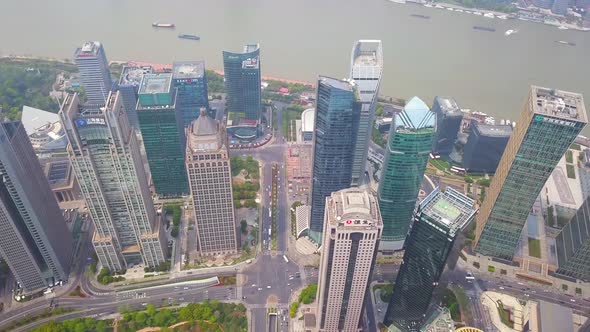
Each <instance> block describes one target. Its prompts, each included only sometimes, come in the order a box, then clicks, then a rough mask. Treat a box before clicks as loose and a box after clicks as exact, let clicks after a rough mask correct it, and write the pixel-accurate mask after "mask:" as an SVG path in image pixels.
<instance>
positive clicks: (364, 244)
mask: <svg viewBox="0 0 590 332" xmlns="http://www.w3.org/2000/svg"><path fill="white" fill-rule="evenodd" d="M382 227H383V224H382V223H381V216H380V213H379V206H378V205H377V199H376V198H375V196H374V195H373V194H371V193H370V192H369V191H368V190H366V189H359V188H350V189H344V190H340V191H336V192H333V193H332V194H331V195H330V197H327V198H326V214H325V222H324V237H323V240H322V256H321V259H320V270H319V273H318V293H317V298H318V314H317V318H318V319H317V324H318V328H319V330H320V331H325V332H340V331H346V332H350V331H362V328H361V317H362V314H363V310H364V301H365V297H366V296H368V292H369V283H370V282H371V275H372V274H373V268H374V266H375V260H376V257H377V248H378V246H379V239H380V237H381V230H382Z"/></svg>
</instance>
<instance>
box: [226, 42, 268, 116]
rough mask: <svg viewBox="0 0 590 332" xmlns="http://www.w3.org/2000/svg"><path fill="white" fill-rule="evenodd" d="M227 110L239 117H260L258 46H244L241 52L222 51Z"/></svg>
mask: <svg viewBox="0 0 590 332" xmlns="http://www.w3.org/2000/svg"><path fill="white" fill-rule="evenodd" d="M223 71H224V76H225V89H226V90H227V110H228V111H229V112H231V113H235V114H236V115H237V116H240V118H245V119H248V120H259V119H260V83H261V82H260V79H261V78H260V47H259V45H258V44H252V45H246V46H244V52H243V53H233V52H227V51H223Z"/></svg>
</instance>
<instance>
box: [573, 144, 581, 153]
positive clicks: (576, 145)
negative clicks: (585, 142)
mask: <svg viewBox="0 0 590 332" xmlns="http://www.w3.org/2000/svg"><path fill="white" fill-rule="evenodd" d="M570 148H571V149H574V150H578V151H582V147H581V146H580V144H578V143H573V144H572V145H571V146H570Z"/></svg>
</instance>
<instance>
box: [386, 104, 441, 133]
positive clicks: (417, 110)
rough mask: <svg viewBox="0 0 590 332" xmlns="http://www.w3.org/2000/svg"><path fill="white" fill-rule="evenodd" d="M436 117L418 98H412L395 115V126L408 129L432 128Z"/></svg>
mask: <svg viewBox="0 0 590 332" xmlns="http://www.w3.org/2000/svg"><path fill="white" fill-rule="evenodd" d="M435 121H436V115H435V114H434V112H431V111H430V108H428V105H426V103H424V102H423V101H422V99H420V98H418V97H413V98H412V99H410V101H409V102H408V103H407V104H406V106H404V110H403V111H401V112H400V113H397V114H396V115H395V125H396V126H402V127H404V128H408V129H423V128H430V127H431V128H434V126H435Z"/></svg>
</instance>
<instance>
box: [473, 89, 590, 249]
mask: <svg viewBox="0 0 590 332" xmlns="http://www.w3.org/2000/svg"><path fill="white" fill-rule="evenodd" d="M587 122H588V117H587V115H586V109H585V107H584V100H583V98H582V95H580V94H577V93H572V92H566V91H560V90H552V89H547V88H541V87H537V86H532V87H531V89H530V92H529V96H528V98H527V100H526V103H525V105H524V109H523V111H522V113H521V115H520V119H518V121H517V122H516V127H515V128H514V132H513V133H512V136H511V137H510V140H509V141H508V145H507V146H506V151H505V152H504V155H502V159H501V160H500V164H499V165H498V168H497V170H496V176H494V178H493V179H492V183H491V185H490V189H489V190H488V192H487V196H486V198H485V200H484V202H483V204H482V206H481V209H480V212H479V214H478V215H477V218H476V220H477V229H476V237H475V241H476V247H475V250H476V252H478V253H480V254H482V255H486V256H492V257H496V258H501V259H505V260H512V257H513V255H514V252H515V251H516V247H517V245H518V242H519V240H520V234H521V232H522V228H523V226H524V223H525V221H526V219H527V216H528V214H529V212H530V210H531V208H532V206H533V204H534V202H535V200H536V199H537V196H538V195H539V192H540V191H541V189H542V188H543V185H544V184H545V182H547V178H548V177H549V175H551V173H552V172H553V170H554V169H555V166H556V165H557V163H558V162H559V159H561V157H562V156H563V154H564V153H565V151H566V150H567V149H568V148H569V146H570V145H571V143H572V142H573V141H574V139H575V138H576V136H577V135H578V134H579V133H580V131H581V130H582V128H584V126H585V125H586V123H587Z"/></svg>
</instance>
